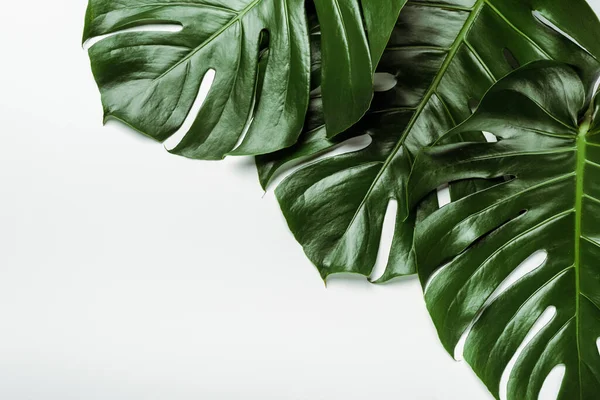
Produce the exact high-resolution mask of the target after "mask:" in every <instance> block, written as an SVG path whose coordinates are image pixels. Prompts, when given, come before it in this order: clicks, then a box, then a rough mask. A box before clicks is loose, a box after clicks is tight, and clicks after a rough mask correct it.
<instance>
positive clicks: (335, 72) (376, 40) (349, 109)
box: [315, 0, 406, 137]
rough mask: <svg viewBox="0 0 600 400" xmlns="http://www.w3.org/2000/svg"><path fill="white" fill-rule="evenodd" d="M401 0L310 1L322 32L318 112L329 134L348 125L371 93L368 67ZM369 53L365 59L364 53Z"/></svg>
mask: <svg viewBox="0 0 600 400" xmlns="http://www.w3.org/2000/svg"><path fill="white" fill-rule="evenodd" d="M405 3H406V0H361V4H362V11H363V13H364V18H365V23H366V29H367V32H368V34H369V35H368V36H369V41H370V46H369V43H367V40H366V37H365V32H364V27H363V25H362V22H361V21H362V17H361V7H360V6H359V4H358V0H315V5H316V7H317V13H318V15H319V20H320V21H321V33H322V36H323V43H322V47H323V55H322V58H323V72H322V74H323V80H322V93H323V98H322V102H323V112H324V119H325V122H326V125H327V133H328V134H329V136H330V137H332V136H335V135H336V134H338V133H340V132H342V131H344V130H346V129H348V128H350V127H351V126H352V125H354V124H355V123H356V122H357V121H358V120H359V119H360V118H361V117H362V116H363V115H364V113H365V111H367V109H368V108H369V105H370V104H371V98H372V97H373V96H372V95H373V69H372V68H374V67H375V66H377V63H378V62H379V60H380V58H381V55H382V54H383V51H384V49H385V46H386V44H387V41H388V39H389V37H390V32H391V31H392V28H393V27H394V24H395V23H396V20H397V18H398V14H399V12H400V9H401V8H402V6H404V4H405ZM369 55H370V56H371V57H372V58H373V60H372V62H371V58H370V56H369Z"/></svg>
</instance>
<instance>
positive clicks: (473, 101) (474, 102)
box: [467, 97, 479, 114]
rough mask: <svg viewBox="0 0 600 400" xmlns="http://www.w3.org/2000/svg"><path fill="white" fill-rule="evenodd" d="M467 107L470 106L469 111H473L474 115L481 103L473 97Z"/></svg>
mask: <svg viewBox="0 0 600 400" xmlns="http://www.w3.org/2000/svg"><path fill="white" fill-rule="evenodd" d="M467 105H468V106H469V110H471V114H472V113H474V112H475V110H477V107H479V101H478V100H477V99H476V98H474V97H471V98H470V99H469V101H468V102H467Z"/></svg>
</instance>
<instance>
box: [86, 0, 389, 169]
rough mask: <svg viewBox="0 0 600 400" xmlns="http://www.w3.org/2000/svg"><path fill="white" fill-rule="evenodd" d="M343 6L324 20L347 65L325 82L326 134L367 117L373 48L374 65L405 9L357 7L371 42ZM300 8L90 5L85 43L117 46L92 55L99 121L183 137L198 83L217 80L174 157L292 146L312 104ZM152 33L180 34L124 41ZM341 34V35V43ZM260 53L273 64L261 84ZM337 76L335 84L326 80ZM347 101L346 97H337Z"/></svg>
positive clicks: (242, 3)
mask: <svg viewBox="0 0 600 400" xmlns="http://www.w3.org/2000/svg"><path fill="white" fill-rule="evenodd" d="M308 4H309V5H310V3H308ZM338 6H339V7H338V9H340V10H342V12H340V13H338V14H335V15H332V14H331V13H328V12H326V10H321V14H322V15H321V23H322V25H323V26H325V27H329V28H328V32H327V34H325V35H324V37H325V43H326V44H327V46H328V49H330V48H338V49H340V50H341V51H343V52H344V53H345V54H347V57H344V58H343V59H332V61H331V62H330V63H331V64H335V65H328V66H327V67H326V68H324V70H323V75H324V82H327V84H326V86H327V88H326V92H325V93H326V96H327V101H328V109H329V110H330V111H328V112H327V115H326V119H327V120H328V121H332V122H330V123H329V125H330V126H331V130H332V132H334V131H335V129H337V128H336V126H340V127H341V128H340V129H343V128H345V127H347V126H349V125H351V124H353V123H354V122H356V120H358V119H359V118H360V117H361V116H362V115H363V114H364V112H365V110H366V109H367V108H368V106H369V104H370V101H371V97H372V88H371V82H372V72H373V71H372V64H373V63H372V61H371V54H370V52H369V45H370V46H371V51H372V52H373V54H374V57H375V59H377V58H378V57H379V56H380V53H381V49H382V48H383V46H384V43H385V41H386V40H387V38H388V37H389V33H390V31H391V29H392V27H393V20H395V18H396V16H397V14H398V12H399V10H400V7H401V6H400V5H399V4H398V2H396V1H390V0H377V1H367V2H365V3H363V4H362V10H363V11H364V13H365V16H366V22H367V26H368V28H369V37H372V39H373V40H372V41H370V42H368V41H367V36H366V33H365V30H364V25H363V19H362V14H361V6H360V3H359V2H358V0H350V1H345V2H343V3H342V2H340V3H339V4H338ZM305 7H306V5H305V1H304V0H234V1H224V0H186V1H177V0H144V1H142V0H126V1H118V2H117V1H114V0H90V1H89V5H88V10H87V15H86V25H85V31H84V41H85V40H88V39H91V38H93V37H101V36H103V35H109V34H115V35H113V36H109V37H106V38H104V39H103V40H101V41H100V42H98V43H96V44H95V45H93V46H92V47H91V48H90V51H89V53H90V59H91V63H92V70H93V72H94V76H95V78H96V81H97V83H98V86H99V88H100V91H101V94H102V102H103V105H104V112H105V119H108V118H114V119H117V120H120V121H123V122H124V123H126V124H127V125H129V126H131V127H133V128H134V129H136V130H138V131H140V132H142V133H144V134H146V135H148V136H150V137H152V138H154V139H157V140H159V141H163V140H165V139H167V138H168V137H170V136H171V135H173V134H174V133H175V132H176V131H177V130H178V129H179V128H180V127H181V126H182V124H183V123H184V121H185V119H186V117H187V115H188V113H189V112H190V110H191V108H192V105H193V103H194V100H195V99H196V97H197V95H198V90H199V88H200V84H201V82H202V79H203V78H204V76H205V74H206V73H207V72H208V71H209V70H211V69H214V70H216V76H215V79H214V82H213V84H212V87H211V89H210V91H209V93H208V97H207V98H206V99H205V101H204V103H203V106H202V108H201V109H200V112H199V114H198V115H197V116H196V117H195V119H194V123H193V124H192V127H191V128H190V130H189V132H187V134H186V135H185V137H184V138H183V140H181V142H180V143H179V144H177V145H176V146H175V147H174V148H173V149H172V150H170V151H171V152H173V153H176V154H180V155H183V156H186V157H191V158H199V159H220V158H223V157H224V156H225V155H227V154H235V155H255V154H264V153H268V152H272V151H276V150H279V149H282V148H285V147H288V146H291V145H293V144H294V143H295V142H296V140H297V138H298V135H299V134H300V132H301V128H302V125H303V121H304V117H305V114H306V110H307V106H308V100H309V85H310V71H309V68H310V53H309V45H308V31H307V22H306V9H305ZM383 12H385V13H387V14H388V17H387V20H388V21H389V19H390V15H391V16H392V20H391V22H388V23H387V25H386V23H385V20H383V21H379V22H380V23H379V24H378V25H377V26H375V25H372V26H369V24H372V23H373V16H374V15H378V14H379V13H383ZM369 16H370V17H371V18H369ZM147 24H178V25H180V26H181V27H182V30H181V31H179V32H169V33H165V32H152V31H150V32H131V31H125V30H126V29H129V28H136V27H140V26H143V25H147ZM336 26H343V27H344V31H343V32H341V33H340V34H337V33H338V32H336V29H335V27H336ZM382 42H383V43H382ZM265 48H266V49H268V53H269V56H268V59H265V60H264V62H265V69H264V75H263V76H262V77H261V79H259V77H258V68H259V62H260V61H261V59H262V58H261V54H263V52H264V50H265ZM328 53H329V52H328V51H325V54H328ZM335 70H337V76H338V78H337V79H333V78H331V77H332V76H335V74H334V73H332V72H335ZM342 91H344V93H346V94H347V95H346V96H339V93H340V92H342ZM329 92H331V93H329ZM341 109H343V110H344V111H345V112H344V113H340V110H341Z"/></svg>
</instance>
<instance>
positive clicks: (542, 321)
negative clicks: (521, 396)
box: [500, 306, 556, 400]
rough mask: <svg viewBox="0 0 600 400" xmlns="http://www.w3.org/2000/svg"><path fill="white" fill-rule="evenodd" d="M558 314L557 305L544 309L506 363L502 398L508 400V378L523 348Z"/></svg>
mask: <svg viewBox="0 0 600 400" xmlns="http://www.w3.org/2000/svg"><path fill="white" fill-rule="evenodd" d="M555 315H556V307H554V306H550V307H548V308H546V309H545V310H544V312H543V313H542V314H541V315H540V317H539V318H538V319H537V321H535V323H534V324H533V326H532V327H531V329H530V330H529V332H528V333H527V335H526V336H525V339H523V342H522V343H521V345H520V346H519V347H518V348H517V350H516V351H515V354H514V355H513V356H512V358H511V359H510V361H509V362H508V364H506V368H504V372H503V373H502V378H501V379H500V399H502V400H506V399H507V393H508V379H509V378H510V374H511V372H512V370H513V368H514V367H515V364H516V363H517V360H518V359H519V357H520V356H521V353H522V352H523V350H524V349H525V348H526V347H527V345H528V344H529V343H530V342H531V341H532V340H533V338H535V337H536V335H537V334H538V333H540V331H541V330H542V329H544V327H546V326H547V325H548V324H549V323H550V322H551V321H552V319H553V318H554V316H555Z"/></svg>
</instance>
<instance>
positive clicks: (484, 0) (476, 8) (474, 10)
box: [340, 0, 552, 237]
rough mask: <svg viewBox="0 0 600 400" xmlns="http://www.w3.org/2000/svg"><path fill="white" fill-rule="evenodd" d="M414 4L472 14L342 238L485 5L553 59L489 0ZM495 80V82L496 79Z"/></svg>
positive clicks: (403, 140) (415, 3) (401, 144)
mask: <svg viewBox="0 0 600 400" xmlns="http://www.w3.org/2000/svg"><path fill="white" fill-rule="evenodd" d="M412 4H413V5H417V6H423V7H440V8H444V9H449V10H455V11H468V12H470V13H471V14H470V15H469V17H468V18H467V19H466V20H465V23H464V25H463V27H462V28H461V30H460V32H459V34H458V35H457V37H456V39H455V40H454V42H453V43H452V45H451V46H450V48H449V50H450V51H449V52H448V55H447V56H446V58H445V60H444V62H443V63H442V66H441V67H440V70H439V71H438V73H437V74H436V76H435V79H434V80H433V82H432V83H431V85H430V86H429V89H428V90H427V92H426V93H425V95H424V96H423V99H422V100H421V102H420V103H419V106H418V107H416V108H415V113H414V115H413V117H412V118H411V120H410V121H409V123H408V125H407V127H406V129H405V130H404V132H403V134H402V136H401V137H400V139H399V140H398V143H397V144H396V146H395V147H394V148H393V149H392V151H391V152H390V154H389V155H388V156H387V158H386V160H385V162H384V163H383V165H382V167H381V170H380V171H379V173H378V174H377V176H376V177H375V179H374V180H373V184H372V185H371V187H370V188H369V190H368V191H367V193H366V194H365V196H364V197H363V200H362V202H361V203H360V205H359V207H358V208H357V211H356V213H355V214H354V216H353V218H352V220H351V221H350V223H349V224H348V227H347V229H346V231H344V233H343V234H342V235H341V236H340V237H344V235H346V232H347V231H348V228H349V227H350V226H352V224H353V223H354V220H355V219H356V217H357V216H358V211H359V210H360V209H362V207H364V205H365V203H366V201H367V199H368V198H369V196H370V195H371V193H372V192H373V190H374V188H375V186H376V185H377V182H378V181H379V179H380V178H381V177H382V176H383V174H384V173H385V170H386V168H387V167H388V166H389V164H390V163H391V162H392V160H393V159H394V157H395V156H396V154H397V153H398V151H399V150H400V149H401V148H402V146H403V145H404V142H405V141H406V138H407V137H408V135H409V134H410V132H411V131H412V128H413V127H414V125H415V123H416V122H417V120H418V118H419V116H420V115H421V113H422V112H423V110H424V109H425V107H426V106H427V104H428V103H429V100H430V99H431V97H432V96H433V95H434V94H435V93H436V90H437V87H438V85H439V83H440V82H441V80H442V79H443V78H444V76H445V74H446V71H447V70H448V67H449V66H450V64H451V63H452V61H453V60H454V56H455V55H456V53H457V52H458V50H459V49H460V46H461V44H462V43H463V42H464V43H467V42H466V41H465V38H466V36H467V34H468V33H469V31H470V30H471V27H472V26H473V24H474V22H475V21H476V20H477V17H478V16H479V14H480V12H481V11H482V10H483V7H484V6H485V5H487V6H489V7H490V8H491V9H492V10H493V11H494V12H495V13H496V14H497V15H498V16H499V17H500V18H502V19H503V20H504V22H506V24H507V25H509V26H510V27H511V28H512V29H514V30H515V31H516V32H517V33H518V34H519V35H520V36H523V37H524V38H525V39H527V40H528V41H529V42H530V43H531V44H532V45H533V46H534V47H535V48H536V49H538V50H539V51H540V52H541V53H542V54H544V55H545V56H546V57H547V58H548V59H552V57H550V55H549V54H548V53H546V52H545V51H544V50H543V49H542V48H541V47H540V46H539V45H538V44H537V43H536V42H535V41H534V40H533V39H531V38H530V37H529V36H527V35H526V34H525V33H524V32H522V31H521V30H520V29H518V28H517V27H516V26H515V25H514V24H513V23H512V22H510V21H509V20H508V19H507V18H506V17H505V16H504V14H502V13H501V12H500V10H498V9H497V8H496V7H495V6H494V5H493V4H491V3H490V1H489V0H477V2H476V3H475V4H474V5H473V7H471V8H467V7H449V6H447V5H445V4H434V3H420V2H412ZM407 5H408V3H407ZM478 59H479V58H478ZM479 61H480V62H481V64H482V65H483V67H484V68H485V69H486V71H487V70H488V67H487V65H485V63H483V61H482V60H481V59H479ZM494 80H495V78H494ZM440 100H441V99H440Z"/></svg>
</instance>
